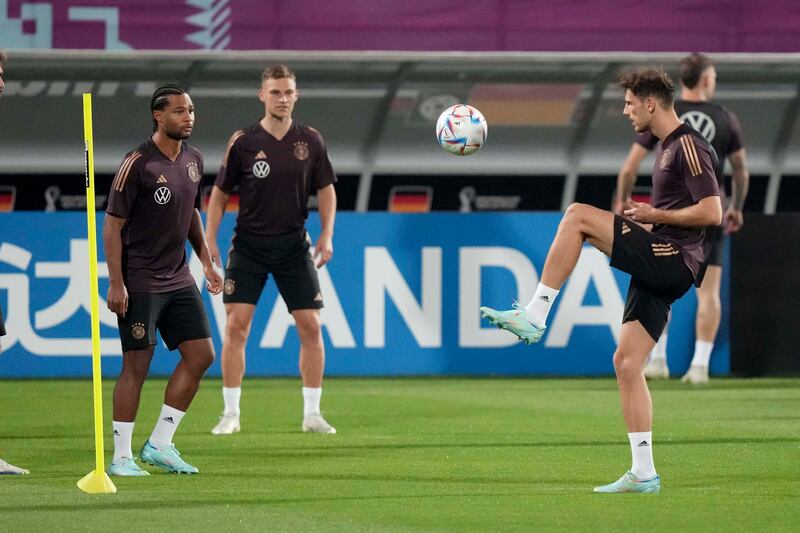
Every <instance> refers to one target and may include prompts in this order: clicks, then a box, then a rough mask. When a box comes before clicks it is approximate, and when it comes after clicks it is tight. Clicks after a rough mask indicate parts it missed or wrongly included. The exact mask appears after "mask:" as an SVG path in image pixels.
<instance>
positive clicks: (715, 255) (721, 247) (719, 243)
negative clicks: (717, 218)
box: [703, 226, 725, 270]
mask: <svg viewBox="0 0 800 533" xmlns="http://www.w3.org/2000/svg"><path fill="white" fill-rule="evenodd" d="M703 251H704V252H705V256H706V261H705V263H704V267H703V270H705V266H722V253H723V252H724V251H725V231H724V230H723V229H722V226H712V227H709V228H706V235H705V240H704V241H703Z"/></svg>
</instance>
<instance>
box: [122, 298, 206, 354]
mask: <svg viewBox="0 0 800 533" xmlns="http://www.w3.org/2000/svg"><path fill="white" fill-rule="evenodd" d="M117 325H118V326H119V338H120V340H121V341H122V351H123V352H128V351H130V350H142V349H144V348H148V347H150V346H155V344H156V330H158V331H159V333H161V338H162V339H164V343H166V345H167V348H169V349H170V350H174V349H175V348H177V347H178V345H179V344H180V343H182V342H184V341H190V340H194V339H205V338H209V337H211V327H210V326H209V324H208V316H207V315H206V309H205V306H204V305H203V299H202V298H201V297H200V291H198V290H197V287H196V286H195V285H194V284H192V285H190V286H189V287H186V288H183V289H178V290H175V291H170V292H155V293H152V292H132V293H130V294H129V295H128V312H127V313H125V317H124V318H120V316H119V315H117Z"/></svg>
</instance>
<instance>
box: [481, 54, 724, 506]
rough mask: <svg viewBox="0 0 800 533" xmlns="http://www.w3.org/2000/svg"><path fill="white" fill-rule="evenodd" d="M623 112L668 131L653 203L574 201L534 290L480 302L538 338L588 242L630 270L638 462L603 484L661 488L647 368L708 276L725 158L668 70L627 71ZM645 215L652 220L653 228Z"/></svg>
mask: <svg viewBox="0 0 800 533" xmlns="http://www.w3.org/2000/svg"><path fill="white" fill-rule="evenodd" d="M620 85H621V86H622V88H623V89H624V90H625V107H624V111H623V115H625V116H626V117H627V118H628V119H629V120H630V121H631V123H632V125H633V128H634V129H635V130H636V132H638V133H642V132H645V131H650V132H651V133H652V134H653V135H655V136H656V137H658V138H659V139H660V140H661V144H660V145H659V148H658V150H657V152H656V158H655V165H654V168H653V195H652V202H653V203H652V206H651V205H648V204H645V203H639V202H633V201H629V202H628V204H627V206H626V208H625V210H624V215H625V217H621V216H618V215H614V214H613V213H611V212H609V211H603V210H600V209H597V208H595V207H592V206H589V205H583V204H577V203H576V204H572V205H571V206H570V207H569V208H568V209H567V211H566V212H565V213H564V218H563V219H562V220H561V223H560V225H559V227H558V232H557V233H556V237H555V239H554V240H553V243H552V245H551V247H550V251H549V252H548V254H547V259H546V260H545V265H544V270H543V271H542V277H541V283H539V285H538V287H537V289H536V293H535V294H534V296H533V299H532V300H531V301H530V303H528V304H527V305H526V306H524V307H522V306H520V305H517V304H515V305H514V308H513V309H511V310H508V311H497V310H494V309H491V308H489V307H481V308H480V311H481V315H482V316H483V317H485V318H488V319H489V321H490V322H491V323H492V324H495V325H496V326H498V327H500V328H502V329H505V330H508V331H510V332H511V333H513V334H514V335H516V336H517V337H519V338H520V340H522V341H523V342H525V343H527V344H530V343H534V342H539V340H540V339H541V338H542V335H544V333H545V331H546V328H547V327H546V320H547V315H548V313H549V312H550V307H551V306H552V305H553V302H554V300H555V299H556V297H557V296H558V292H559V290H560V288H561V286H562V285H563V284H564V282H565V281H566V279H567V277H568V276H569V275H570V273H571V272H572V270H573V269H574V268H575V265H576V263H577V262H578V258H579V257H580V254H581V249H582V248H583V243H584V242H588V243H589V244H591V245H592V246H594V247H595V248H597V249H598V250H600V251H601V252H603V253H604V254H606V255H607V256H609V257H610V258H611V266H613V267H614V268H617V269H619V270H622V271H623V272H627V273H628V274H630V275H631V282H630V286H629V287H628V295H627V302H626V304H625V312H624V315H623V317H622V328H621V331H620V337H619V345H618V346H617V349H616V352H615V353H614V370H615V372H616V375H617V383H618V385H619V392H620V399H621V403H622V413H623V416H624V418H625V425H626V426H627V428H628V440H629V442H630V446H631V455H632V466H631V469H630V470H629V471H628V472H626V473H625V474H624V475H623V476H622V477H621V478H619V479H618V480H617V481H615V482H613V483H611V484H609V485H604V486H600V487H595V489H594V491H595V492H601V493H618V492H639V493H657V492H659V490H660V489H661V477H660V476H659V475H658V474H657V473H656V469H655V466H654V463H653V440H652V401H651V398H650V391H649V390H648V388H647V382H646V381H645V377H644V367H645V364H646V362H647V357H648V355H649V353H650V351H651V350H652V349H653V346H655V343H656V341H658V338H659V336H660V335H661V332H662V331H663V330H664V326H665V324H666V323H667V316H668V314H669V310H670V306H671V305H672V303H673V302H674V301H675V300H676V299H678V298H680V297H681V296H683V294H684V293H686V291H688V290H689V288H690V287H691V286H692V284H693V283H694V285H696V286H699V285H700V283H701V282H702V278H703V269H702V268H701V264H702V263H703V261H704V259H705V258H704V252H703V237H704V230H703V227H705V226H715V225H718V224H719V223H720V221H721V220H722V204H721V202H720V197H719V188H718V185H717V179H716V176H715V174H714V168H715V166H716V161H717V157H716V154H715V152H714V150H713V149H712V148H711V147H710V145H709V144H708V142H706V140H705V139H704V138H703V137H702V136H701V135H700V134H698V133H697V132H696V131H695V130H694V129H692V128H691V127H690V126H688V125H686V124H684V123H683V122H681V121H680V119H679V118H678V116H677V115H676V114H675V110H674V108H673V101H674V98H675V89H674V86H673V83H672V80H671V79H670V77H669V76H668V75H667V74H666V73H665V72H664V71H662V70H660V69H652V68H651V69H639V70H636V71H632V72H628V73H626V74H624V75H623V76H622V78H621V79H620ZM641 224H653V227H652V230H651V231H647V230H646V229H645V228H644V227H642V226H641Z"/></svg>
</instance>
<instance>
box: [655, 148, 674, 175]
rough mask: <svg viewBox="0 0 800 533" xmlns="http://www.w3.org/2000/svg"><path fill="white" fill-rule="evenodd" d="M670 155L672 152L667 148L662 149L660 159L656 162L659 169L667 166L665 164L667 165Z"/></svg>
mask: <svg viewBox="0 0 800 533" xmlns="http://www.w3.org/2000/svg"><path fill="white" fill-rule="evenodd" d="M671 155H672V152H670V150H669V148H667V149H666V150H664V152H663V153H662V154H661V161H659V162H658V166H659V167H660V168H661V170H665V169H666V168H667V165H669V158H670V156H671Z"/></svg>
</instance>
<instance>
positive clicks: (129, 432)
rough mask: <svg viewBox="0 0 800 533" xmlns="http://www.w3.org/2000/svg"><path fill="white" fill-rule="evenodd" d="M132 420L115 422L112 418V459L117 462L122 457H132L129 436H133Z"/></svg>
mask: <svg viewBox="0 0 800 533" xmlns="http://www.w3.org/2000/svg"><path fill="white" fill-rule="evenodd" d="M133 424H134V422H117V421H116V420H113V421H112V422H111V426H112V427H113V428H114V459H113V462H117V461H119V460H120V459H122V458H123V457H129V458H131V459H133V452H132V451H131V438H132V437H133Z"/></svg>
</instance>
